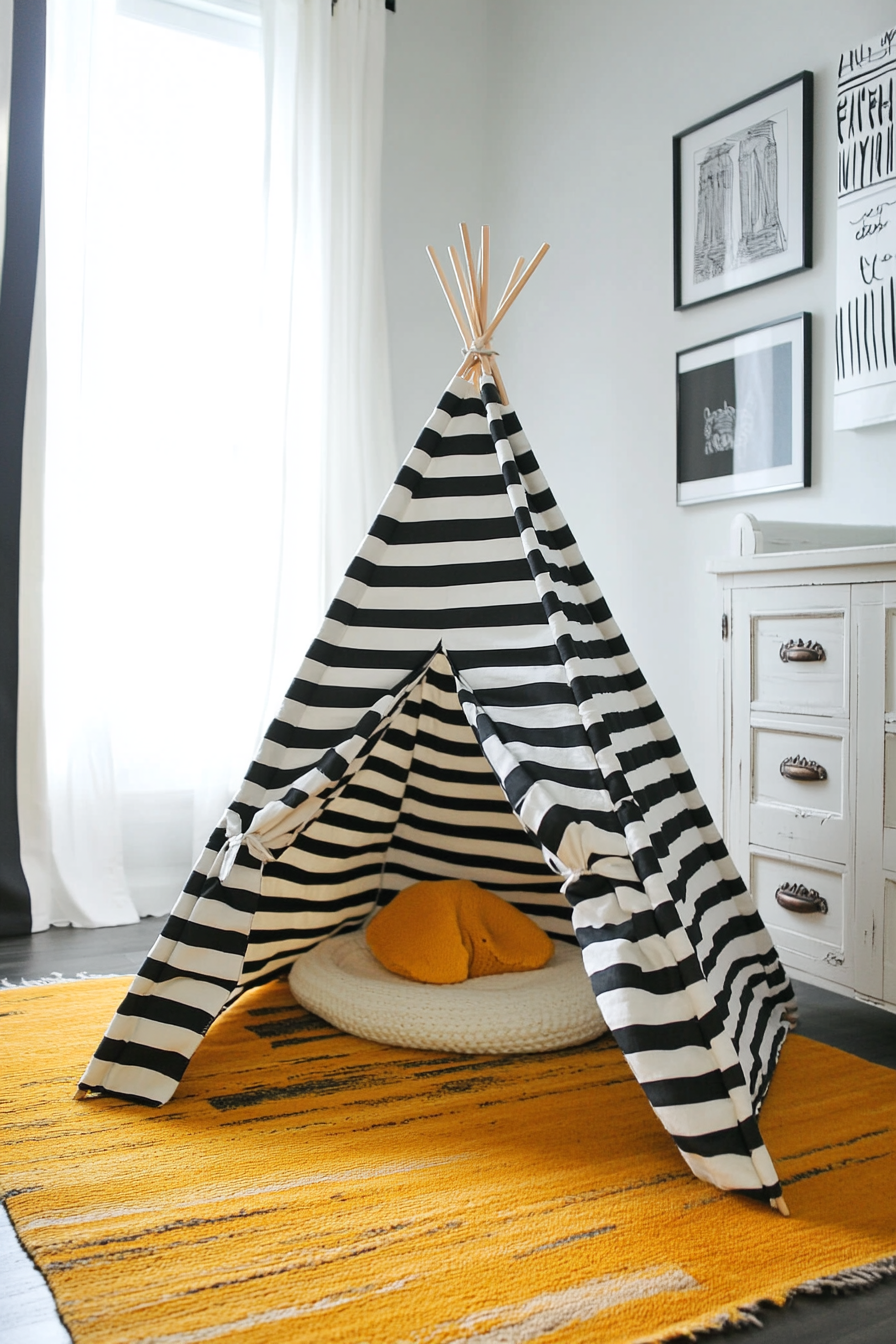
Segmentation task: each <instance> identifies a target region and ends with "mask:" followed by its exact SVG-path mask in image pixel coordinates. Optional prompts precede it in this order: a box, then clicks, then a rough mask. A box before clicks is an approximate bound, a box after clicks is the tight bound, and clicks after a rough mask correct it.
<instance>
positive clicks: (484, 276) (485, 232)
mask: <svg viewBox="0 0 896 1344" xmlns="http://www.w3.org/2000/svg"><path fill="white" fill-rule="evenodd" d="M488 267H489V229H488V225H487V224H483V226H482V241H481V242H480V244H479V320H480V321H481V323H482V326H483V329H484V328H485V326H486V324H487V322H488Z"/></svg>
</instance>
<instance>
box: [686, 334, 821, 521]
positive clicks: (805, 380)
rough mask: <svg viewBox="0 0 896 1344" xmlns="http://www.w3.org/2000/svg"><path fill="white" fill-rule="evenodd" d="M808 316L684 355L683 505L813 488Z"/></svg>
mask: <svg viewBox="0 0 896 1344" xmlns="http://www.w3.org/2000/svg"><path fill="white" fill-rule="evenodd" d="M810 321H811V319H810V314H809V313H797V314H796V315H795V316H794V317H782V318H781V319H780V321H778V322H770V323H767V324H766V325H765V326H762V327H751V328H750V330H749V331H739V332H737V333H736V334H735V335H734V336H725V337H723V338H722V340H720V341H710V342H708V343H707V344H705V345H696V346H693V347H692V348H691V349H690V350H682V351H681V353H680V354H679V355H678V356H677V364H678V416H677V457H678V472H677V481H678V503H679V504H701V503H704V502H706V501H708V500H711V499H736V498H738V497H739V496H740V495H762V494H768V493H770V492H771V491H773V490H799V489H801V488H802V486H804V485H809V483H810V451H809V449H810V434H809V429H810V425H809V415H810V403H809V395H810V370H811V363H812V361H811V339H810V338H811V327H810Z"/></svg>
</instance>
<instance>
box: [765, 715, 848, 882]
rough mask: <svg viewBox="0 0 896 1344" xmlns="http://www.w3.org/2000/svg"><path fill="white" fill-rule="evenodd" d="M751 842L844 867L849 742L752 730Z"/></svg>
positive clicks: (768, 727) (838, 736)
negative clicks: (829, 860)
mask: <svg viewBox="0 0 896 1344" xmlns="http://www.w3.org/2000/svg"><path fill="white" fill-rule="evenodd" d="M751 736H752V748H751V750H752V771H751V775H752V798H751V802H750V841H751V843H752V844H754V845H762V846H763V847H764V848H768V849H780V850H785V851H787V852H796V853H798V854H805V855H807V856H808V857H811V858H819V859H831V860H833V861H834V862H838V863H845V862H846V860H847V857H848V844H849V841H848V837H849V832H848V826H849V817H848V807H847V801H846V800H847V790H846V780H847V772H848V765H847V741H848V739H847V737H846V736H845V734H844V733H821V732H814V733H813V732H802V731H797V730H795V729H792V728H784V727H780V726H778V725H772V724H765V725H762V724H756V723H755V722H754V724H753V727H752V730H751Z"/></svg>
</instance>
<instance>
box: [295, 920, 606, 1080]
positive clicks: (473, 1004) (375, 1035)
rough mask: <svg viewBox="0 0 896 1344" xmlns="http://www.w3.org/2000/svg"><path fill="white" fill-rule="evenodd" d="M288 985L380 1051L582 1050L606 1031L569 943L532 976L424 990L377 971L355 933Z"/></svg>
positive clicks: (315, 954) (332, 943)
mask: <svg viewBox="0 0 896 1344" xmlns="http://www.w3.org/2000/svg"><path fill="white" fill-rule="evenodd" d="M289 986H290V989H291V990H292V992H293V994H294V995H295V997H296V999H297V1000H298V1001H299V1003H301V1004H302V1005H303V1007H305V1008H308V1009H310V1011H311V1012H313V1013H316V1014H317V1015H318V1017H322V1018H324V1020H325V1021H327V1022H331V1023H332V1024H333V1026H334V1027H339V1029H340V1031H347V1032H349V1033H350V1034H351V1035H353V1036H362V1037H365V1038H366V1039H367V1040H370V1041H380V1042H381V1043H382V1044H384V1045H404V1046H410V1047H412V1048H415V1049H421V1050H454V1051H457V1052H459V1053H460V1054H469V1055H480V1054H486V1055H516V1054H527V1053H532V1052H534V1051H538V1050H558V1049H560V1048H561V1047H563V1046H568V1045H581V1044H582V1043H583V1042H585V1041H591V1040H594V1038H595V1037H596V1036H600V1035H602V1034H603V1033H604V1032H605V1031H606V1030H607V1027H606V1023H605V1022H604V1020H603V1018H602V1017H601V1014H600V1011H599V1009H598V1007H597V1004H596V1003H595V1001H594V994H593V992H592V989H591V985H590V983H589V981H588V976H587V975H586V973H585V968H584V966H583V965H582V954H581V952H580V951H579V949H578V948H577V947H571V946H570V945H569V944H567V943H557V944H556V945H555V949H554V955H553V957H552V958H551V960H550V961H549V962H548V964H547V965H546V966H543V967H542V968H541V969H540V970H537V971H515V972H510V973H508V974H506V975H483V976H478V977H477V978H476V979H473V980H464V981H462V982H461V983H460V984H457V985H424V984H419V983H418V982H416V981H414V980H406V979H404V977H403V976H400V975H393V974H392V972H391V971H387V970H386V968H385V967H384V966H381V965H380V963H379V962H378V961H377V960H376V958H375V957H374V956H373V954H372V952H371V951H370V949H369V948H368V946H367V943H366V941H365V936H364V930H363V929H359V930H357V931H356V932H354V933H348V934H342V935H340V936H338V937H335V938H328V939H326V941H324V942H322V943H318V944H317V945H316V946H315V947H313V948H312V949H311V951H310V952H305V953H303V955H302V956H300V957H299V959H298V961H297V962H296V963H295V965H294V966H293V968H292V971H291V973H290V977H289Z"/></svg>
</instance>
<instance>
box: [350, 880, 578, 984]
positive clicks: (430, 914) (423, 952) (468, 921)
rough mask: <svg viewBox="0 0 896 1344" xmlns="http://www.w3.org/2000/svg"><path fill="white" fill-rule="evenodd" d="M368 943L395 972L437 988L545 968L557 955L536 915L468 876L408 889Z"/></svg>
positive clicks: (382, 915) (379, 917)
mask: <svg viewBox="0 0 896 1344" xmlns="http://www.w3.org/2000/svg"><path fill="white" fill-rule="evenodd" d="M367 946H368V947H369V948H370V950H371V952H372V953H373V955H374V956H375V957H376V959H377V961H378V962H379V963H380V964H381V965H382V966H385V968H386V970H387V971H392V972H393V974H394V975H403V976H405V978H406V979H408V980H418V981H421V982H422V983H424V984H429V985H456V984H459V983H460V982H461V981H462V980H468V979H474V978H476V977H477V976H481V975H503V974H508V973H511V972H515V971H534V970H538V969H539V967H541V966H544V965H546V964H547V962H549V961H550V959H551V957H552V955H553V952H554V944H553V943H552V942H551V940H550V938H549V937H548V935H547V934H546V933H544V932H543V930H542V929H540V928H539V927H538V925H537V924H536V923H535V922H534V920H531V919H530V918H529V916H528V915H524V914H523V913H522V911H521V910H517V909H516V907H515V906H513V905H511V904H510V903H509V902H508V901H502V900H501V898H500V896H495V895H494V893H493V892H490V891H485V890H483V888H482V887H478V886H477V885H476V883H475V882H468V881H466V880H465V879H453V880H450V881H442V882H415V883H413V885H412V886H410V887H405V889H404V891H400V892H399V893H398V895H397V896H395V897H393V899H392V900H391V901H390V902H389V904H388V905H387V906H385V907H384V908H383V909H382V910H380V911H379V913H378V914H376V915H374V917H373V919H372V920H371V921H370V923H369V924H368V926H367Z"/></svg>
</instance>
